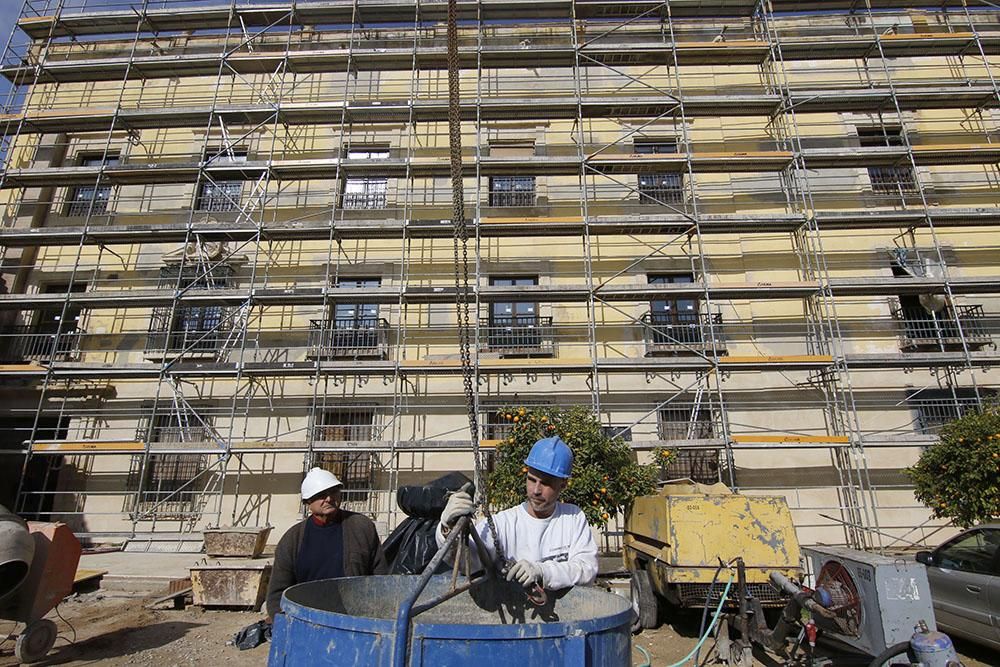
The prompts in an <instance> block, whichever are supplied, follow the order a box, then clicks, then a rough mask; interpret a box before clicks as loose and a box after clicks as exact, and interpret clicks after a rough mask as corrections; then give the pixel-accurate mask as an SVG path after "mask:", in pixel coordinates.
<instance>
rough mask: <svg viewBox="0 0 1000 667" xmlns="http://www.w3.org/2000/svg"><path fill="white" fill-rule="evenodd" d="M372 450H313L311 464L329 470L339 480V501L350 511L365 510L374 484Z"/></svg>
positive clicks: (373, 489)
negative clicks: (340, 485) (340, 484)
mask: <svg viewBox="0 0 1000 667" xmlns="http://www.w3.org/2000/svg"><path fill="white" fill-rule="evenodd" d="M375 456H376V454H374V453H373V452H315V453H314V454H313V465H315V466H317V467H319V468H323V469H324V470H329V471H330V472H332V473H333V474H334V475H336V476H337V479H339V480H340V481H341V483H342V484H343V486H342V487H341V496H340V502H341V505H343V506H344V508H345V509H348V510H350V511H352V512H365V511H369V510H370V509H373V508H369V507H366V505H367V504H368V503H369V502H370V501H371V500H372V499H373V496H374V494H373V492H374V491H375V490H376V489H375V488H374V486H375V469H374V468H375V466H374V462H375Z"/></svg>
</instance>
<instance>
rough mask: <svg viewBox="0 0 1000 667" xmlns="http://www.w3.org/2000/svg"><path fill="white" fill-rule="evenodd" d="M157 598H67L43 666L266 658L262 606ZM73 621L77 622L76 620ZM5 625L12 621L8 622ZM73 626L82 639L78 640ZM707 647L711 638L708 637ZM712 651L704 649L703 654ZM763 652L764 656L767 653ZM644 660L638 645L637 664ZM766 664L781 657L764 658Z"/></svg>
mask: <svg viewBox="0 0 1000 667" xmlns="http://www.w3.org/2000/svg"><path fill="white" fill-rule="evenodd" d="M151 599H153V598H116V597H105V596H103V595H101V594H99V593H98V594H88V595H83V596H80V597H77V598H73V599H70V600H67V601H65V602H63V603H62V604H61V605H60V607H59V612H60V613H61V614H62V616H63V619H65V620H60V619H59V618H57V617H55V616H52V618H53V620H55V621H56V622H57V624H58V626H59V631H60V639H59V640H58V641H57V642H56V646H55V648H54V649H53V650H52V652H51V653H50V654H49V656H48V657H47V658H46V659H45V660H44V661H43V662H40V663H36V664H39V665H156V666H157V667H167V666H168V665H213V664H214V665H224V664H236V663H238V664H240V665H241V666H247V667H253V666H255V665H266V664H267V650H268V645H267V644H265V645H263V646H260V647H258V648H256V649H253V650H249V651H240V650H238V649H237V648H236V647H234V646H227V645H226V641H227V640H228V639H229V638H231V637H232V635H233V634H234V633H235V632H237V631H238V630H240V629H241V628H243V627H245V626H247V625H249V624H250V623H253V622H255V621H257V620H259V619H260V618H262V616H261V614H259V613H252V612H237V611H206V610H203V609H201V608H200V607H193V606H190V607H188V608H186V609H183V610H174V609H162V610H160V609H157V610H150V609H146V608H145V605H146V604H148V603H149V602H150V601H151ZM699 620H700V619H698V618H696V617H693V616H686V617H681V618H679V619H676V620H675V622H674V623H673V624H667V625H663V626H662V627H660V628H658V629H656V630H645V631H643V632H642V633H641V634H639V635H637V636H636V637H635V638H634V643H635V645H638V646H642V647H644V648H646V649H647V650H648V651H649V653H650V655H651V656H652V664H653V665H655V666H656V667H664V666H666V665H671V664H673V663H674V662H676V661H677V660H679V659H681V658H683V657H684V656H685V655H686V654H687V653H688V652H689V651H690V650H691V648H692V647H693V646H694V644H695V641H696V639H697V634H698V622H699ZM70 624H72V629H71V627H70ZM2 629H3V630H4V631H6V632H10V631H11V629H12V628H11V627H10V626H7V627H3V628H2ZM74 629H75V632H76V638H75V641H72V642H71V641H70V640H71V639H73V630H74ZM957 646H958V648H959V650H960V651H961V653H962V655H963V662H964V663H965V665H966V666H967V667H998V666H1000V655H998V654H996V653H992V652H990V651H988V650H986V649H983V648H979V647H977V646H975V645H973V644H970V643H965V642H957ZM708 647H709V649H710V648H711V643H709V644H708ZM707 656H708V654H705V653H703V655H702V657H703V661H702V663H703V664H712V662H708V663H706V662H705V661H704V658H705V657H707ZM761 657H764V656H761ZM643 661H644V658H643V656H642V654H641V653H640V652H639V651H634V652H633V664H635V665H639V664H641V663H642V662H643ZM14 664H17V663H16V660H15V659H14V642H13V640H8V641H7V642H4V643H3V644H2V645H0V665H14ZM758 664H760V665H774V664H776V663H774V662H769V661H766V660H765V661H763V662H759V663H758Z"/></svg>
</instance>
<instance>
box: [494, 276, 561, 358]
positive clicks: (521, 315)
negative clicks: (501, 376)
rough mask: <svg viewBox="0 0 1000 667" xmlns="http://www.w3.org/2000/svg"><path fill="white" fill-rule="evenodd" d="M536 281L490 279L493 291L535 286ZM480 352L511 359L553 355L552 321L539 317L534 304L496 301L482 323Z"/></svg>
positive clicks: (534, 278)
mask: <svg viewBox="0 0 1000 667" xmlns="http://www.w3.org/2000/svg"><path fill="white" fill-rule="evenodd" d="M537 284H538V278H537V277H534V276H532V277H517V278H490V285H491V286H493V287H527V286H530V285H537ZM480 324H481V326H485V327H486V337H485V341H484V342H485V347H484V348H483V351H486V352H497V353H500V354H511V355H548V354H552V353H553V352H554V346H553V342H552V318H551V317H539V316H538V303H537V302H535V301H497V302H494V303H492V304H490V316H489V318H487V320H486V321H485V322H480Z"/></svg>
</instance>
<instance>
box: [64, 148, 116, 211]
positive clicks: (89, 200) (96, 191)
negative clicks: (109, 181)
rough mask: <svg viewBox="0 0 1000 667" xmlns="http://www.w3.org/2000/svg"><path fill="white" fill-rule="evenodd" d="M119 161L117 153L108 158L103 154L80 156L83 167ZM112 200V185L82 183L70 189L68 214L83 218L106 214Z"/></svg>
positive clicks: (111, 163) (105, 164)
mask: <svg viewBox="0 0 1000 667" xmlns="http://www.w3.org/2000/svg"><path fill="white" fill-rule="evenodd" d="M118 163H119V159H118V156H117V155H113V156H112V155H109V156H108V158H107V160H105V159H104V156H103V155H98V156H85V157H82V158H80V161H79V164H80V166H81V167H98V166H101V165H104V166H108V167H111V166H114V165H117V164H118ZM96 180H97V179H95V181H96ZM110 200H111V186H110V185H81V186H78V187H75V188H73V189H72V190H70V193H69V202H68V205H67V206H66V215H67V216H70V217H75V218H82V217H85V216H87V215H104V214H105V213H107V212H108V202H109V201H110Z"/></svg>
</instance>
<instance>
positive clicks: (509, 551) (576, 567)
mask: <svg viewBox="0 0 1000 667" xmlns="http://www.w3.org/2000/svg"><path fill="white" fill-rule="evenodd" d="M493 520H494V522H495V523H496V526H497V537H498V539H499V540H500V543H501V544H502V545H503V552H504V555H505V556H506V557H507V558H509V559H513V560H515V561H518V560H529V561H532V562H534V563H538V564H540V565H541V568H542V586H543V587H545V588H548V589H550V590H559V589H560V588H569V587H570V586H579V585H586V584H592V583H594V580H595V579H597V545H596V544H594V535H593V533H592V532H591V530H590V526H589V525H588V524H587V518H586V517H585V516H584V514H583V511H582V510H580V508H579V507H577V506H576V505H571V504H569V503H556V508H555V511H554V512H552V515H551V516H550V517H549V518H547V519H536V518H535V517H533V516H531V515H530V514H528V510H527V509H526V503H521V504H520V505H518V506H517V507H511V508H510V509H507V510H504V511H503V512H499V513H498V514H494V515H493ZM476 530H477V531H478V532H479V535H480V537H482V539H483V543H484V544H485V545H486V548H487V549H488V550H489V551H490V555H491V556H493V557H494V558H496V552H495V551H494V549H493V536H492V535H491V534H490V529H489V527H488V526H487V525H486V521H485V520H483V521H480V522H479V523H478V524H477V525H476ZM444 540H445V538H444V535H443V534H442V532H441V525H440V524H438V529H437V543H438V546H441V545H442V544H444ZM469 547H470V550H471V552H472V555H473V560H474V561H475V562H474V565H473V567H474V568H478V567H479V564H478V558H476V548H475V545H474V544H473V543H472V541H471V540H470V541H469Z"/></svg>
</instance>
